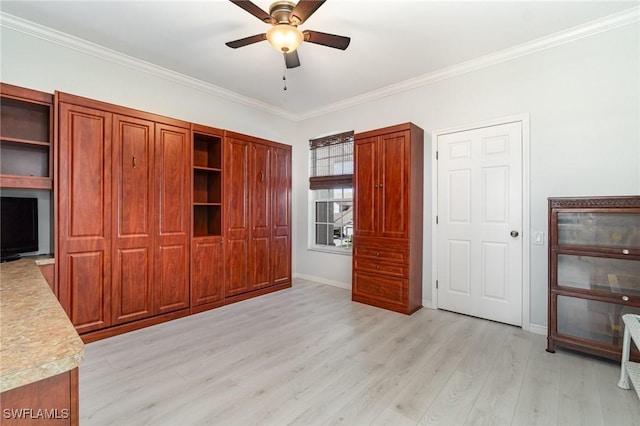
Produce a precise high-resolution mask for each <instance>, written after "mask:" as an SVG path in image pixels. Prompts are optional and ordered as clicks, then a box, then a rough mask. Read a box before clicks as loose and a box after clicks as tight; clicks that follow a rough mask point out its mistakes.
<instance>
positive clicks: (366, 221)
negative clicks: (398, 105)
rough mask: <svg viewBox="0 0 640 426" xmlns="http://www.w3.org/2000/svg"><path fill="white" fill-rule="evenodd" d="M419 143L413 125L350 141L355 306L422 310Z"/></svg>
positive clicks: (418, 131) (407, 311)
mask: <svg viewBox="0 0 640 426" xmlns="http://www.w3.org/2000/svg"><path fill="white" fill-rule="evenodd" d="M423 137H424V132H423V130H422V129H420V128H419V127H417V126H415V125H414V124H411V123H407V124H401V125H398V126H393V127H387V128H384V129H379V130H374V131H369V132H364V133H358V134H356V135H355V136H354V179H353V181H354V236H353V292H352V299H353V300H354V301H357V302H362V303H367V304H371V305H375V306H379V307H382V308H385V309H390V310H393V311H397V312H402V313H405V314H411V313H413V312H415V311H416V310H418V309H420V308H421V307H422V217H423V214H422V193H423Z"/></svg>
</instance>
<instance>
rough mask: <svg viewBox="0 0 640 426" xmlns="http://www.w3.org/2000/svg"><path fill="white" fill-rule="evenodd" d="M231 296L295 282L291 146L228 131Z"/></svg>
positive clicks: (227, 265)
mask: <svg viewBox="0 0 640 426" xmlns="http://www.w3.org/2000/svg"><path fill="white" fill-rule="evenodd" d="M225 142H226V144H225V154H224V170H225V176H226V179H225V194H226V195H225V212H226V214H225V223H226V227H225V240H226V244H225V297H226V298H228V299H229V301H230V302H232V301H235V300H242V299H244V298H247V297H251V296H253V295H256V294H262V293H266V292H269V291H274V290H279V289H281V288H285V287H290V286H291V234H290V233H291V147H289V146H287V145H282V144H279V143H276V142H270V141H266V140H264V139H259V138H254V137H251V136H246V135H241V134H238V133H233V132H227V133H226V138H225Z"/></svg>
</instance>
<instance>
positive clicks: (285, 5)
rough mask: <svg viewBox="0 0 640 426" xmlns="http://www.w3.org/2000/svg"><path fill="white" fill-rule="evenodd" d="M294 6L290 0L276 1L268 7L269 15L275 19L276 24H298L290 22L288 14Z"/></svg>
mask: <svg viewBox="0 0 640 426" xmlns="http://www.w3.org/2000/svg"><path fill="white" fill-rule="evenodd" d="M294 7H296V5H295V3H292V2H290V1H277V2H275V3H273V4H272V5H271V6H270V7H269V15H271V18H273V20H274V21H275V23H276V24H290V25H294V26H295V25H298V22H291V21H290V19H291V18H290V15H291V11H292V10H293V8H294Z"/></svg>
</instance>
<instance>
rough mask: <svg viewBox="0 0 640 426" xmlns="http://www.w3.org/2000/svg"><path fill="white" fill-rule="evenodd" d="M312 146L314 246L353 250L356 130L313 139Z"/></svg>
mask: <svg viewBox="0 0 640 426" xmlns="http://www.w3.org/2000/svg"><path fill="white" fill-rule="evenodd" d="M309 147H310V166H311V169H310V173H309V175H310V178H309V189H310V190H311V199H312V203H313V206H312V208H311V215H312V218H311V222H312V232H311V233H312V237H311V238H312V241H311V246H312V247H313V248H315V249H321V250H328V251H338V252H343V253H344V252H347V253H349V252H350V251H351V244H352V237H353V132H345V133H339V134H336V135H331V136H326V137H322V138H316V139H311V140H310V141H309Z"/></svg>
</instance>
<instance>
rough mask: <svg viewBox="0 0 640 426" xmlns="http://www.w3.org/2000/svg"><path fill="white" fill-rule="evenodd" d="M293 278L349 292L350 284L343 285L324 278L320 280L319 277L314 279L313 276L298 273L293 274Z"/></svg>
mask: <svg viewBox="0 0 640 426" xmlns="http://www.w3.org/2000/svg"><path fill="white" fill-rule="evenodd" d="M293 277H294V278H301V279H303V280H309V281H314V282H317V283H320V284H326V285H330V286H333V287H338V288H343V289H345V290H349V291H351V284H350V283H343V282H340V281H332V280H328V279H326V278H321V277H316V276H313V275H307V274H300V273H298V272H296V273H294V274H293Z"/></svg>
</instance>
